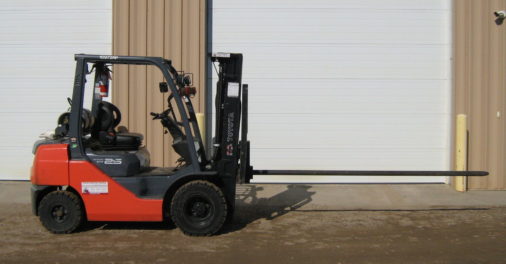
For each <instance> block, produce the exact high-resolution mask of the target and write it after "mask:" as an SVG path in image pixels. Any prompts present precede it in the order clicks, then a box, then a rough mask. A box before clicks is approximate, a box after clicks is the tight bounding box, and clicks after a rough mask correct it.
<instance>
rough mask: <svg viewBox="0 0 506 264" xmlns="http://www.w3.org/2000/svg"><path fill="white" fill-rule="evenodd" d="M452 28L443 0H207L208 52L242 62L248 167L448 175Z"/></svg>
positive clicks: (446, 2)
mask: <svg viewBox="0 0 506 264" xmlns="http://www.w3.org/2000/svg"><path fill="white" fill-rule="evenodd" d="M450 21H451V1H450V0H426V1H404V0H381V1H377V0H360V1H357V0H343V1H334V0H316V1H307V0H279V1H269V0H255V1H252V0H213V38H212V47H213V51H215V52H217V51H225V52H240V53H243V54H244V72H243V78H244V83H248V84H249V87H250V89H249V90H250V100H249V102H250V125H249V129H250V133H249V135H250V140H251V142H252V143H251V144H252V164H253V165H254V167H255V168H257V169H360V170H390V169H397V170H446V169H449V167H450V160H449V157H450V139H451V135H450V133H451V131H450V127H451V126H450V121H451V112H450V111H451V110H450V109H451V80H450V78H451V77H450V76H451V66H450V65H451V63H450V62H451V52H450V51H451V22H450ZM256 179H257V180H259V181H271V179H272V180H273V181H298V182H306V181H309V182H312V181H331V182H445V181H446V178H445V177H406V178H398V177H381V178H378V177H353V178H352V177H325V178H300V177H299V178H283V177H281V178H278V177H276V178H265V177H256Z"/></svg>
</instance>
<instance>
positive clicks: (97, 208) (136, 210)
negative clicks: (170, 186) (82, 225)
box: [69, 160, 163, 221]
mask: <svg viewBox="0 0 506 264" xmlns="http://www.w3.org/2000/svg"><path fill="white" fill-rule="evenodd" d="M69 174H70V176H71V177H70V184H69V185H70V186H72V187H73V188H74V189H76V190H77V191H78V192H79V194H80V195H81V198H82V199H83V202H84V205H85V208H86V215H87V217H88V220H90V221H162V220H163V213H162V205H163V200H162V199H157V200H155V199H141V198H138V197H137V196H135V195H134V194H133V193H132V192H130V191H129V190H127V189H125V188H123V186H121V185H119V184H118V183H116V182H115V181H114V180H113V179H111V178H110V177H109V176H107V175H106V174H105V173H103V172H102V171H101V170H100V169H98V168H97V167H96V166H95V165H93V164H92V163H90V162H88V161H72V160H71V161H70V162H69ZM105 182H107V184H106V185H107V187H106V189H107V192H104V191H103V190H102V191H99V192H101V193H90V192H86V193H83V183H85V185H86V184H87V183H91V184H94V183H99V184H101V185H102V188H103V186H104V183H105Z"/></svg>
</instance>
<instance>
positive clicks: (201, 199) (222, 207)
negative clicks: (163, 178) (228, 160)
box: [170, 180, 228, 236]
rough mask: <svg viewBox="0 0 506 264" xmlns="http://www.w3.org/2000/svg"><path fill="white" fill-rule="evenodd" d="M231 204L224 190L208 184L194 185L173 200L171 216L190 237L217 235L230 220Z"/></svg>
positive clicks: (190, 185) (187, 186)
mask: <svg viewBox="0 0 506 264" xmlns="http://www.w3.org/2000/svg"><path fill="white" fill-rule="evenodd" d="M227 209H228V208H227V201H226V199H225V196H224V195H223V192H222V191H221V189H220V188H218V187H217V186H216V185H214V184H213V183H211V182H208V181H201V180H196V181H191V182H189V183H187V184H185V185H183V186H181V187H180V188H179V189H178V190H177V192H176V193H175V194H174V197H173V198H172V202H171V206H170V216H171V219H172V220H173V221H174V223H175V224H176V226H177V227H179V229H180V230H181V231H182V232H183V233H185V234H187V235H190V236H210V235H213V234H216V232H218V231H219V230H220V229H221V227H222V226H223V224H224V223H225V220H226V219H227Z"/></svg>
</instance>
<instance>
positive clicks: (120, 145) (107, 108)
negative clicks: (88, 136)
mask: <svg viewBox="0 0 506 264" xmlns="http://www.w3.org/2000/svg"><path fill="white" fill-rule="evenodd" d="M120 122H121V112H120V111H119V109H118V107H116V106H115V105H114V104H112V103H109V102H106V101H102V102H100V103H99V104H98V109H97V111H96V118H95V124H94V127H93V132H92V137H93V138H95V139H97V140H98V141H99V143H100V147H101V148H102V149H104V150H138V149H139V147H140V146H141V144H142V140H143V139H144V138H143V136H142V134H139V133H129V132H128V131H125V130H126V128H125V129H122V130H121V131H116V129H115V128H116V126H118V125H119V123H120Z"/></svg>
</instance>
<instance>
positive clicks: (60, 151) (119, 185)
mask: <svg viewBox="0 0 506 264" xmlns="http://www.w3.org/2000/svg"><path fill="white" fill-rule="evenodd" d="M210 59H211V61H212V62H213V63H216V64H218V68H217V73H218V81H217V85H216V98H215V100H216V101H215V102H216V118H215V120H216V124H215V126H214V128H215V133H214V139H213V142H212V146H211V147H209V148H207V150H206V147H205V146H204V143H203V140H202V137H201V133H200V129H202V128H200V127H199V125H198V122H197V117H196V113H195V110H194V107H193V105H192V101H191V98H192V97H193V96H194V95H195V93H196V89H195V87H192V86H191V84H192V81H191V76H192V75H191V74H190V73H184V72H181V71H178V70H177V69H175V68H174V67H173V66H172V63H171V61H170V60H167V59H164V58H161V57H140V56H112V55H88V54H76V55H75V60H76V72H75V80H74V85H73V94H72V98H68V101H69V103H70V109H69V111H68V112H65V113H63V114H61V115H60V117H59V118H58V126H57V127H56V129H55V131H54V133H51V134H50V135H46V136H45V137H44V138H43V139H41V140H39V141H37V142H35V144H34V148H33V153H34V155H35V156H34V161H33V166H32V170H31V183H32V186H31V202H32V211H33V213H34V214H35V215H36V216H38V217H39V219H40V222H41V223H42V225H43V226H44V227H45V228H46V229H47V230H49V231H50V232H52V233H56V234H62V233H71V232H73V231H75V230H76V229H77V228H79V227H80V226H81V225H83V223H85V222H86V221H143V222H144V221H145V222H162V221H167V222H168V221H170V222H173V223H174V224H175V225H176V226H177V227H178V228H179V229H180V230H181V231H182V232H183V233H184V234H186V235H190V236H210V235H213V234H216V233H217V232H219V231H220V229H221V228H222V227H223V225H224V224H225V222H226V221H227V220H230V219H232V216H233V213H234V209H235V199H236V197H235V196H236V186H237V185H238V184H247V183H249V182H250V181H251V179H252V178H253V175H372V176H374V175H377V176H382V175H396V176H404V175H406V176H408V175H409V176H486V175H488V172H485V171H350V170H333V171H322V170H254V169H253V167H252V166H251V164H250V142H249V141H248V137H247V133H248V85H246V84H242V62H243V56H242V54H238V53H216V54H212V55H210ZM118 64H122V65H147V66H150V67H156V68H158V69H159V70H160V71H161V73H162V74H163V78H164V82H161V83H160V84H159V87H158V89H159V91H160V93H168V97H167V106H168V107H167V109H166V110H164V111H163V112H161V113H151V117H152V119H153V120H155V121H156V120H159V121H160V122H161V124H162V125H163V127H164V129H165V131H166V133H169V134H170V136H171V137H172V140H173V141H172V148H173V149H174V151H175V152H176V153H177V154H178V155H179V159H178V162H177V166H174V167H153V166H150V154H149V152H148V151H147V149H146V148H145V146H143V143H142V141H143V135H141V134H138V133H132V132H129V131H128V129H126V128H125V127H118V125H119V124H120V122H121V111H120V109H118V107H116V106H115V105H114V104H112V103H110V102H107V101H105V100H103V98H104V97H107V96H108V89H109V80H110V79H111V78H110V74H111V70H110V67H111V66H113V65H118ZM90 66H91V70H89V69H90ZM92 73H94V81H93V91H92V92H91V97H92V101H91V109H85V108H84V106H83V105H84V96H85V90H86V89H85V83H86V76H87V75H91V74H92ZM141 89H142V88H141Z"/></svg>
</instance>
